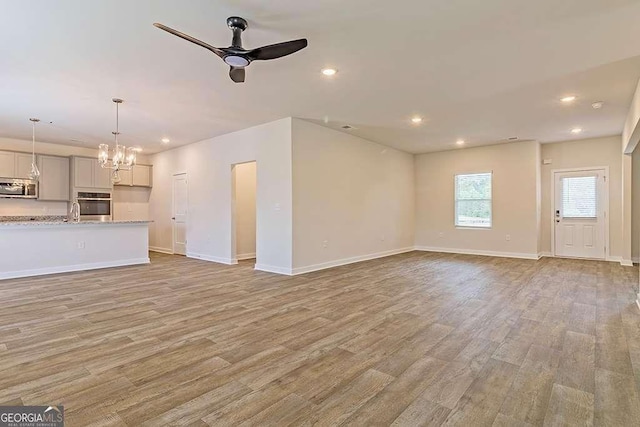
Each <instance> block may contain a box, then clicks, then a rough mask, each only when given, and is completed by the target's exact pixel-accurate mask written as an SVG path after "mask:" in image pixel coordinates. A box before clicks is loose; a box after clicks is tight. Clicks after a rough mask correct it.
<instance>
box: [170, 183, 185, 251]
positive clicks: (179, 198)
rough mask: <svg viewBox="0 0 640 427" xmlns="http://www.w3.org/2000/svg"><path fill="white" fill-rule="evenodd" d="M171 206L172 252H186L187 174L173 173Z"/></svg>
mask: <svg viewBox="0 0 640 427" xmlns="http://www.w3.org/2000/svg"><path fill="white" fill-rule="evenodd" d="M172 193H173V208H172V215H171V222H172V229H173V253H174V254H176V255H186V254H187V203H188V197H187V174H186V173H181V174H176V175H173V187H172Z"/></svg>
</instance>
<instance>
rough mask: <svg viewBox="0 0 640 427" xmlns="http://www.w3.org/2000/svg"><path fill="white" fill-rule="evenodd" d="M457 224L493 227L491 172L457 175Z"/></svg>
mask: <svg viewBox="0 0 640 427" xmlns="http://www.w3.org/2000/svg"><path fill="white" fill-rule="evenodd" d="M455 185H456V226H457V227H478V228H490V227H491V172H489V173H474V174H464V175H456V182H455Z"/></svg>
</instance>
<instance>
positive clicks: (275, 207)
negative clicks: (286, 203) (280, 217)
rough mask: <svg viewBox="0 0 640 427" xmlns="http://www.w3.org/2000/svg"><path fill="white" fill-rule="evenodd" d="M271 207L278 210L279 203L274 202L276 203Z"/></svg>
mask: <svg viewBox="0 0 640 427" xmlns="http://www.w3.org/2000/svg"><path fill="white" fill-rule="evenodd" d="M273 208H274V209H275V210H276V211H279V210H280V203H276V204H275V205H274V206H273Z"/></svg>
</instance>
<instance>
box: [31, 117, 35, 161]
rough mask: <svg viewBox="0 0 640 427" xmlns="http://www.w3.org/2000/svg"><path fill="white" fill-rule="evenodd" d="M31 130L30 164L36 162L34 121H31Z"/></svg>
mask: <svg viewBox="0 0 640 427" xmlns="http://www.w3.org/2000/svg"><path fill="white" fill-rule="evenodd" d="M31 124H32V125H33V126H32V127H31V128H32V130H31V164H33V163H35V162H36V121H35V120H34V121H32V122H31Z"/></svg>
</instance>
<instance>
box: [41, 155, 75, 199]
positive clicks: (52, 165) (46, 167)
mask: <svg viewBox="0 0 640 427" xmlns="http://www.w3.org/2000/svg"><path fill="white" fill-rule="evenodd" d="M38 168H39V169H40V183H39V184H38V185H39V189H38V199H40V200H49V201H68V200H69V158H68V157H58V156H43V155H40V156H38Z"/></svg>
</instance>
